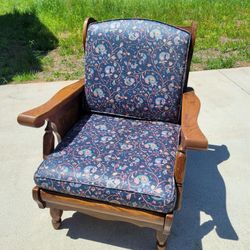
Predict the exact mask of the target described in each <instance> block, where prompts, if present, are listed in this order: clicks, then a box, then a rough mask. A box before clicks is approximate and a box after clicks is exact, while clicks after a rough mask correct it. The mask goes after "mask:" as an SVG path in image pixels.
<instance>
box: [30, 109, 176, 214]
mask: <svg viewBox="0 0 250 250" xmlns="http://www.w3.org/2000/svg"><path fill="white" fill-rule="evenodd" d="M179 132H180V127H179V125H176V124H171V123H164V122H159V121H154V122H153V121H143V120H134V119H128V118H121V117H114V116H107V115H99V114H91V115H86V116H84V117H83V119H81V120H80V121H79V122H78V123H77V124H76V125H75V126H74V127H73V128H72V129H71V131H70V132H69V133H68V134H67V135H66V136H65V138H64V139H63V141H62V142H61V143H59V144H58V146H57V147H56V149H55V151H54V152H53V153H52V154H51V155H49V156H48V158H47V159H46V160H44V161H43V162H42V163H41V165H40V166H39V168H38V170H37V171H36V173H35V176H34V180H35V183H36V184H37V185H38V186H39V187H42V188H44V189H47V190H52V191H56V192H60V193H64V194H70V195H75V196H78V197H85V198H90V199H95V200H101V201H106V202H110V203H118V204H121V205H125V206H130V207H135V208H141V209H147V210H152V211H158V212H164V213H166V212H169V211H172V210H173V208H174V205H175V200H176V190H175V180H174V163H175V155H176V149H177V146H178V140H179Z"/></svg>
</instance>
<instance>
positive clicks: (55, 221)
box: [50, 208, 63, 229]
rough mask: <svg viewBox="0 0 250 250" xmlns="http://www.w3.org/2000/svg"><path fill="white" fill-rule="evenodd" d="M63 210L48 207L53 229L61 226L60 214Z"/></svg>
mask: <svg viewBox="0 0 250 250" xmlns="http://www.w3.org/2000/svg"><path fill="white" fill-rule="evenodd" d="M62 213H63V210H60V209H57V208H50V215H51V217H52V220H51V222H52V225H53V227H54V229H59V227H60V226H61V221H62V220H61V216H62Z"/></svg>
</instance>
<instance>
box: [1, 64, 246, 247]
mask: <svg viewBox="0 0 250 250" xmlns="http://www.w3.org/2000/svg"><path fill="white" fill-rule="evenodd" d="M69 83H70V82H57V83H33V84H18V85H6V86H1V87H0V148H1V150H0V170H1V174H0V183H1V189H0V198H1V205H0V249H3V250H7V249H25V250H27V249H32V250H38V249H43V250H46V249H60V250H64V249H65V250H66V249H67V250H69V249H70V250H71V249H72V250H73V249H77V250H78V249H86V250H88V249H93V250H98V249H102V250H103V249H154V247H155V235H154V231H153V230H151V229H147V228H139V227H136V226H133V225H130V224H127V223H120V222H110V221H101V220H98V219H95V218H91V217H89V216H85V215H82V214H79V213H74V212H65V213H64V215H63V224H62V229H61V230H58V231H55V230H54V229H52V226H51V224H50V216H49V211H48V209H44V210H41V209H38V207H37V205H36V203H35V202H33V200H32V198H31V189H32V187H33V186H34V183H33V173H34V171H35V170H36V168H37V166H38V164H39V163H40V162H41V160H42V136H43V129H32V128H27V127H22V126H19V125H18V124H17V122H16V117H17V115H18V113H20V112H22V111H24V110H27V109H30V108H32V107H33V106H36V105H38V104H41V103H42V102H44V101H46V100H47V99H48V98H49V97H51V96H52V94H53V93H55V92H56V91H57V90H59V89H60V88H61V87H63V86H65V85H67V84H69ZM189 86H192V87H194V88H195V90H196V93H197V94H198V95H199V97H200V99H201V101H202V109H201V113H200V118H199V123H200V127H201V128H202V130H203V131H204V133H205V134H206V136H207V138H208V140H209V144H210V145H209V150H208V151H206V152H195V151H189V152H188V162H187V172H186V181H185V193H184V200H183V208H182V210H181V211H180V212H177V213H176V216H175V220H174V225H173V228H172V235H171V237H170V239H169V250H173V249H177V250H183V249H184V250H185V249H188V250H189V249H192V250H193V249H195V250H196V249H197V250H198V249H216V250H219V249H223V250H224V249H226V250H231V249H232V250H234V249H237V250H240V249H242V250H246V249H250V216H249V207H250V205H249V204H250V184H249V179H250V67H248V68H238V69H225V70H211V71H202V72H192V73H191V74H190V80H189Z"/></svg>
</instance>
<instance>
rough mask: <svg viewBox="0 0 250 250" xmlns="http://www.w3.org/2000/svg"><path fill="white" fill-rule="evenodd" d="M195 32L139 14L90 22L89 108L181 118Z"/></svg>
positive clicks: (146, 116)
mask: <svg viewBox="0 0 250 250" xmlns="http://www.w3.org/2000/svg"><path fill="white" fill-rule="evenodd" d="M190 39H191V35H190V34H189V33H188V32H186V31H183V30H181V29H178V28H175V27H172V26H169V25H167V24H164V23H161V22H157V21H150V20H143V19H142V20H140V19H130V20H129V19H128V20H111V21H104V22H99V23H91V24H90V25H89V28H88V31H87V39H86V53H85V79H86V83H85V104H87V108H88V109H89V110H90V111H94V112H99V113H108V114H115V115H121V116H128V117H134V118H139V119H146V120H160V121H168V122H173V123H177V122H178V117H179V111H180V110H179V109H180V102H181V95H182V91H183V85H184V79H185V74H186V66H187V59H188V52H189V47H190Z"/></svg>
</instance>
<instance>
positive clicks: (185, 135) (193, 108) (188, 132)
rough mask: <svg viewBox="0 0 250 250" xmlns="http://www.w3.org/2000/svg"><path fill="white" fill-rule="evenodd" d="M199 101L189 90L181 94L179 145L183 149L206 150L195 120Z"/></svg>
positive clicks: (205, 144)
mask: <svg viewBox="0 0 250 250" xmlns="http://www.w3.org/2000/svg"><path fill="white" fill-rule="evenodd" d="M199 111H200V100H199V98H198V97H197V96H196V95H195V93H194V91H193V90H191V91H189V92H186V93H184V94H183V97H182V114H181V129H182V130H181V145H182V147H183V148H184V149H185V148H187V149H207V147H208V141H207V139H206V137H205V136H204V134H203V133H202V132H201V130H200V128H199V126H198V123H197V118H198V114H199Z"/></svg>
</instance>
